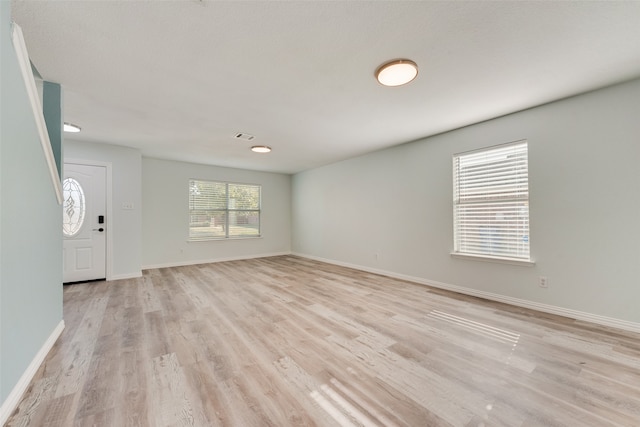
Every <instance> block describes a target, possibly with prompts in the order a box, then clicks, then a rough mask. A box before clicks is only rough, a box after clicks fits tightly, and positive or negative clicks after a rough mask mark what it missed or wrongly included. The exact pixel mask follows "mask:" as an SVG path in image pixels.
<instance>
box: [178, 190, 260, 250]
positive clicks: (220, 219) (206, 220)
mask: <svg viewBox="0 0 640 427" xmlns="http://www.w3.org/2000/svg"><path fill="white" fill-rule="evenodd" d="M260 197H261V187H260V186H259V185H249V184H233V183H229V182H215V181H201V180H196V179H191V180H189V218H190V219H189V239H190V240H207V239H225V238H234V237H236V238H237V237H260Z"/></svg>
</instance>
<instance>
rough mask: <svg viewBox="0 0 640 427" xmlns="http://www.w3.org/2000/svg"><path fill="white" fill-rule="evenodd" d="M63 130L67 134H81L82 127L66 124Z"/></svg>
mask: <svg viewBox="0 0 640 427" xmlns="http://www.w3.org/2000/svg"><path fill="white" fill-rule="evenodd" d="M63 129H64V131H65V132H74V133H75V132H80V126H78V125H74V124H73V123H67V122H64V127H63Z"/></svg>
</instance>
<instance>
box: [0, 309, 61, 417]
mask: <svg viewBox="0 0 640 427" xmlns="http://www.w3.org/2000/svg"><path fill="white" fill-rule="evenodd" d="M63 330H64V320H61V321H60V323H58V326H56V328H55V329H54V330H53V332H51V335H49V338H47V340H46V341H45V342H44V344H42V347H41V348H40V351H38V353H37V354H36V356H35V357H34V358H33V360H32V361H31V363H30V364H29V366H28V367H27V370H26V371H24V373H23V374H22V376H21V377H20V379H19V380H18V383H17V384H16V385H15V387H13V390H11V393H9V396H7V398H6V399H5V401H4V402H3V403H2V407H0V426H2V425H4V423H6V422H7V420H8V419H9V416H10V415H11V414H12V413H13V411H14V410H15V409H16V408H17V406H18V404H19V403H20V399H22V395H23V394H24V392H25V391H26V390H27V387H28V386H29V383H30V382H31V380H32V379H33V376H34V375H35V374H36V372H38V369H39V368H40V365H42V362H43V361H44V359H45V357H47V354H49V351H50V350H51V348H52V347H53V345H54V344H55V343H56V341H57V340H58V337H59V336H60V334H61V333H62V331H63Z"/></svg>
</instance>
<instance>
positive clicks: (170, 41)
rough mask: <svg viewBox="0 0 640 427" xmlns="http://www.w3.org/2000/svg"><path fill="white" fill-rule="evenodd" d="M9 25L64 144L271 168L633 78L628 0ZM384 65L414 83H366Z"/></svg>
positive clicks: (119, 9)
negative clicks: (410, 64) (259, 150)
mask: <svg viewBox="0 0 640 427" xmlns="http://www.w3.org/2000/svg"><path fill="white" fill-rule="evenodd" d="M13 15H14V20H15V21H16V22H17V23H18V24H19V25H20V26H21V27H22V30H23V32H24V35H25V39H26V42H27V47H28V49H29V53H30V56H31V59H32V61H33V63H34V64H35V66H36V67H37V68H38V70H39V72H40V74H42V76H43V77H44V79H45V80H48V81H52V82H57V83H60V84H62V86H63V88H64V108H65V113H64V116H65V121H69V122H73V123H76V124H78V125H80V126H81V127H82V132H81V133H80V134H79V136H69V134H67V139H79V140H82V141H96V142H102V143H110V144H118V145H126V146H130V147H137V148H139V149H140V150H141V152H142V154H143V155H144V156H150V157H159V158H168V159H176V160H183V161H190V162H197V163H206V164H213V165H221V166H230V167H237V168H246V169H255V170H264V171H274V172H284V173H295V172H298V171H302V170H306V169H309V168H313V167H317V166H320V165H324V164H328V163H331V162H334V161H337V160H341V159H345V158H348V157H353V156H356V155H359V154H362V153H365V152H369V151H373V150H377V149H380V148H384V147H388V146H392V145H396V144H400V143H403V142H407V141H411V140H415V139H418V138H421V137H425V136H429V135H434V134H437V133H440V132H444V131H447V130H451V129H455V128H458V127H461V126H465V125H469V124H472V123H477V122H479V121H482V120H486V119H490V118H493V117H497V116H501V115H504V114H507V113H511V112H514V111H518V110H522V109H525V108H529V107H532V106H536V105H540V104H543V103H546V102H549V101H553V100H556V99H560V98H564V97H567V96H571V95H574V94H578V93H581V92H585V91H588V90H592V89H595V88H599V87H602V86H606V85H609V84H612V83H617V82H621V81H624V80H629V79H631V78H634V77H637V76H640V2H475V1H474V2H427V1H425V2H419V1H412V2H403V1H388V2H387V1H370V2H369V1H331V2H325V1H321V2H320V1H319V2H312V1H304V2H302V1H301V2H293V1H287V2H269V1H256V2H241V1H229V2H219V1H192V0H189V1H46V2H45V1H20V0H19V1H15V0H14V2H13ZM396 58H409V59H412V60H413V61H415V62H416V63H417V64H418V66H419V75H418V77H417V79H416V80H414V81H413V82H412V83H410V84H408V85H406V86H402V87H396V88H387V87H383V86H381V85H379V84H378V83H377V82H376V80H375V79H374V76H373V73H374V71H375V69H376V68H377V67H378V66H379V65H381V64H382V63H384V62H386V61H388V60H391V59H396ZM237 132H246V133H250V134H253V135H255V137H256V138H255V139H254V140H253V141H251V142H247V141H242V140H237V139H234V135H235V134H236V133H237ZM252 144H264V145H269V146H271V147H273V152H272V153H270V154H255V153H252V152H251V151H249V147H250V146H251V145H252Z"/></svg>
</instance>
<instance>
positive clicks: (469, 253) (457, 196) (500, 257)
mask: <svg viewBox="0 0 640 427" xmlns="http://www.w3.org/2000/svg"><path fill="white" fill-rule="evenodd" d="M522 145H524V147H525V150H524V168H523V167H522V166H521V165H520V166H518V162H517V161H516V160H514V161H512V162H511V163H507V166H509V165H512V166H513V168H518V169H517V170H514V171H513V173H511V174H509V175H508V176H507V179H508V180H513V181H514V182H515V183H516V184H512V185H513V186H514V187H515V188H516V189H517V190H516V191H515V192H513V194H512V195H510V196H509V197H505V195H504V194H501V193H500V192H496V190H495V186H496V185H504V184H503V183H500V184H496V183H495V182H491V179H494V180H495V178H487V177H488V176H490V175H491V174H492V173H494V174H495V173H497V172H498V171H496V169H497V168H500V167H504V166H505V164H498V161H499V160H494V162H495V163H496V164H495V168H492V169H489V170H488V171H487V172H482V173H481V174H482V175H480V180H483V179H486V180H487V182H486V183H482V182H481V183H480V184H481V185H484V186H481V187H475V188H474V189H473V191H476V190H478V189H479V188H482V189H485V188H486V189H487V190H488V191H487V192H486V193H485V194H483V195H482V196H478V195H477V193H471V190H469V189H468V188H469V181H467V182H466V184H467V186H466V187H467V189H464V187H465V185H464V184H465V183H464V180H465V178H464V177H463V178H461V176H463V175H462V174H461V169H460V168H459V164H460V159H462V160H463V161H464V160H467V161H468V160H470V159H471V160H473V157H475V156H478V155H485V156H487V158H491V156H492V155H496V154H497V153H499V151H504V150H505V149H509V148H511V147H513V149H514V153H515V151H516V150H518V147H516V146H522ZM465 158H466V159H465ZM485 162H487V163H491V161H489V160H485ZM481 165H482V163H478V166H481ZM466 167H467V168H469V166H466ZM522 170H524V171H525V172H526V175H525V176H524V179H523V177H522ZM468 172H469V170H468V169H467V173H468ZM476 174H477V173H476ZM518 174H520V175H518ZM452 177H453V209H452V210H453V251H452V252H451V256H453V257H455V258H464V259H472V260H478V261H490V262H499V263H507V264H515V265H526V266H532V265H534V264H535V262H534V261H533V260H532V257H531V244H530V243H531V222H530V219H531V218H530V217H531V215H530V187H529V144H528V141H527V140H526V139H522V140H518V141H512V142H508V143H504V144H496V145H492V146H488V147H483V148H479V149H475V150H470V151H465V152H460V153H454V154H453V156H452ZM466 179H467V180H468V179H469V178H468V177H467V178H466ZM476 179H477V175H476ZM461 180H462V181H463V185H461V183H460V181H461ZM522 183H524V184H526V187H525V188H524V189H522ZM471 184H472V185H476V183H471ZM461 187H462V189H461ZM491 187H493V188H491ZM481 193H482V192H481ZM474 198H475V200H474ZM465 199H466V200H465ZM481 204H482V205H484V206H481ZM509 204H511V205H512V206H515V207H517V206H518V204H521V205H522V206H524V207H525V208H526V210H525V212H526V215H525V216H524V218H525V220H524V224H525V225H526V228H525V229H523V231H525V230H526V233H525V234H522V239H523V240H522V241H523V242H526V244H525V245H524V246H523V248H526V251H524V250H520V248H519V247H520V246H521V245H520V243H518V240H517V237H516V238H512V237H510V236H509V235H507V237H506V238H505V242H506V244H505V245H504V246H506V247H507V248H508V250H505V249H501V250H498V251H496V250H494V249H493V248H491V249H489V250H487V251H483V250H481V249H479V248H478V247H479V245H478V243H476V248H478V249H477V250H473V249H471V250H469V248H473V246H474V244H473V238H467V239H465V238H464V235H465V232H466V234H469V232H470V231H471V230H473V228H472V227H469V226H466V227H465V226H464V225H461V224H462V223H463V221H462V219H461V216H462V215H461V213H460V210H461V208H467V209H469V208H471V209H473V207H474V205H475V207H476V208H478V207H480V208H488V209H492V208H495V207H497V206H498V205H502V206H504V205H509ZM511 209H513V212H515V209H514V208H513V207H512V208H511ZM463 210H464V209H463ZM517 210H518V211H519V212H518V213H517V214H513V215H515V218H516V219H515V220H514V219H513V218H512V219H509V220H508V221H506V222H504V220H503V222H504V224H503V226H504V228H501V229H500V230H499V231H501V232H505V231H506V232H507V233H511V229H510V227H513V225H519V224H520V225H519V226H520V227H522V226H523V225H521V223H519V222H518V221H521V219H520V218H522V216H521V215H522V212H521V210H522V207H519V208H517ZM493 212H497V213H496V216H497V215H498V214H501V213H500V211H499V210H498V211H493ZM509 213H512V212H509ZM471 215H472V216H473V215H474V214H473V213H472V214H471ZM475 215H478V214H475ZM471 219H474V220H476V221H477V220H478V217H477V216H476V217H473V218H471ZM467 220H469V219H467ZM481 221H485V220H481ZM512 224H513V225H512ZM482 227H495V219H493V218H491V219H488V220H486V222H479V225H478V226H477V230H480V229H481V228H482ZM498 227H500V226H498ZM478 234H479V235H481V234H482V233H481V231H480V232H477V234H476V236H477V235H478ZM494 238H495V237H492V239H494ZM525 238H526V241H525V240H524V239H525ZM476 239H477V237H476ZM476 242H477V241H476ZM502 243H503V242H500V244H502ZM513 245H516V246H515V247H516V248H517V249H515V250H514V246H513ZM509 251H510V252H509ZM496 252H503V253H496Z"/></svg>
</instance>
